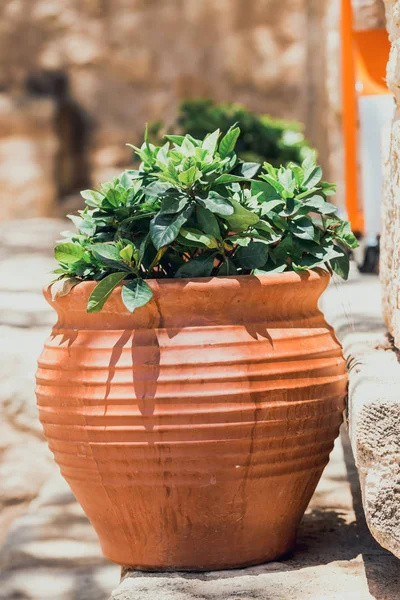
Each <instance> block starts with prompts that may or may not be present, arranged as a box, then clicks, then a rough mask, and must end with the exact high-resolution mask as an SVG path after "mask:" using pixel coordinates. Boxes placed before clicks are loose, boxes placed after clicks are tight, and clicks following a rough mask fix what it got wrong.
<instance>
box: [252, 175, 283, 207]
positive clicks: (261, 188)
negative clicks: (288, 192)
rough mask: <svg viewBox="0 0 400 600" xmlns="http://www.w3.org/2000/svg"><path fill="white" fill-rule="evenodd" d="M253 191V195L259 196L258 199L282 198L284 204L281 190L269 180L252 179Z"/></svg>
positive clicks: (261, 200) (263, 200)
mask: <svg viewBox="0 0 400 600" xmlns="http://www.w3.org/2000/svg"><path fill="white" fill-rule="evenodd" d="M251 193H252V195H253V196H258V201H259V202H260V203H261V202H267V201H268V200H280V201H281V202H282V204H284V200H283V199H282V198H281V196H280V194H279V192H278V191H277V190H276V189H275V188H274V186H272V185H271V184H270V183H268V182H267V181H260V180H257V181H252V182H251Z"/></svg>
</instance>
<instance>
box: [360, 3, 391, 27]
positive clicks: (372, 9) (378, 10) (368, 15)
mask: <svg viewBox="0 0 400 600" xmlns="http://www.w3.org/2000/svg"><path fill="white" fill-rule="evenodd" d="M352 4H353V14H354V28H355V29H358V30H360V31H362V30H366V29H384V28H385V5H384V2H383V0H352Z"/></svg>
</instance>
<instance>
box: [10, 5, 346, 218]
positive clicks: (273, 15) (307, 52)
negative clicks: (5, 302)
mask: <svg viewBox="0 0 400 600" xmlns="http://www.w3.org/2000/svg"><path fill="white" fill-rule="evenodd" d="M339 8H340V7H339V2H332V3H330V2H321V1H319V0H285V2H282V1H281V0H248V1H247V2H243V1H242V0H218V1H215V0H214V1H211V0H203V1H202V2H198V0H167V1H161V0H114V1H113V2H111V0H80V1H78V0H71V1H70V2H67V3H66V2H63V1H62V0H3V2H2V3H1V6H0V194H1V218H2V219H3V220H4V219H10V218H28V217H43V216H46V217H48V216H60V215H61V216H64V215H65V212H66V210H67V211H68V210H69V207H70V206H75V205H76V204H77V200H76V195H77V193H78V191H79V190H80V189H82V188H84V187H87V186H88V185H97V184H98V182H99V181H103V180H105V179H107V178H108V177H109V176H110V175H112V174H113V173H118V172H120V171H121V169H123V168H124V167H126V166H127V165H129V164H130V162H131V155H130V151H129V149H128V148H127V147H126V146H125V144H126V142H130V143H137V142H138V141H139V140H140V138H141V136H142V135H143V131H144V124H145V123H146V122H149V123H152V122H155V121H160V120H161V121H163V122H164V123H165V124H166V126H167V128H169V127H170V126H171V125H172V124H173V123H174V122H175V121H176V117H177V112H178V107H179V105H180V103H181V101H182V100H186V99H197V98H210V99H212V100H214V101H217V102H235V103H241V104H243V105H244V106H245V107H246V108H247V109H249V110H251V111H256V112H258V113H261V114H264V113H268V114H269V115H271V116H272V117H275V118H281V119H289V120H296V121H299V122H300V123H304V125H305V135H306V137H307V138H308V139H309V140H310V143H311V144H312V145H313V146H315V147H317V148H318V151H319V156H320V160H321V161H322V163H323V165H324V166H325V168H326V169H328V170H329V171H330V173H329V174H332V175H331V176H333V177H334V178H336V179H337V178H338V173H337V170H339V171H340V167H339V165H338V164H337V165H336V164H335V163H336V162H339V161H336V160H335V158H334V155H335V153H336V152H338V146H339V145H340V142H339V140H338V138H337V136H338V128H340V114H339V113H340V81H339V66H340V61H339V56H338V52H339ZM338 96H339V97H338ZM327 175H328V173H327ZM78 202H79V201H78Z"/></svg>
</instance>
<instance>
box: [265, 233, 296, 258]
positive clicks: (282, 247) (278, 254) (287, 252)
mask: <svg viewBox="0 0 400 600" xmlns="http://www.w3.org/2000/svg"><path fill="white" fill-rule="evenodd" d="M292 252H293V239H292V236H291V235H287V236H286V237H284V238H283V240H282V241H281V242H279V244H277V245H276V246H275V247H274V248H273V249H272V250H270V255H271V258H272V259H273V261H274V263H278V264H280V263H281V262H286V259H287V258H290V256H291V254H292Z"/></svg>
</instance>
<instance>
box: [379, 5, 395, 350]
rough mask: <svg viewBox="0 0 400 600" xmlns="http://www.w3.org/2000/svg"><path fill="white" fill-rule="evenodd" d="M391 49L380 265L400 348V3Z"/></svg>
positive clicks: (391, 11)
mask: <svg viewBox="0 0 400 600" xmlns="http://www.w3.org/2000/svg"><path fill="white" fill-rule="evenodd" d="M385 3H386V14H387V26H388V31H389V35H390V40H391V42H392V49H391V53H390V59H389V64H388V69H387V81H388V85H389V88H390V89H391V90H392V92H393V94H394V96H395V101H396V112H395V116H394V119H393V123H392V126H391V129H390V131H388V132H387V135H386V140H385V143H384V151H385V161H384V179H385V186H384V205H383V213H382V219H383V222H382V237H381V263H380V273H381V281H382V297H383V309H384V316H385V320H386V323H387V326H388V329H389V331H390V333H391V334H392V335H393V337H394V341H395V345H396V347H397V348H400V295H399V292H400V170H399V164H400V1H399V0H385Z"/></svg>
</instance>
